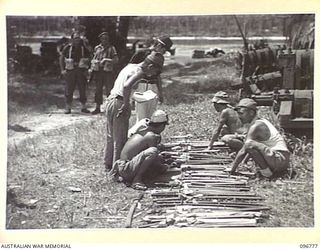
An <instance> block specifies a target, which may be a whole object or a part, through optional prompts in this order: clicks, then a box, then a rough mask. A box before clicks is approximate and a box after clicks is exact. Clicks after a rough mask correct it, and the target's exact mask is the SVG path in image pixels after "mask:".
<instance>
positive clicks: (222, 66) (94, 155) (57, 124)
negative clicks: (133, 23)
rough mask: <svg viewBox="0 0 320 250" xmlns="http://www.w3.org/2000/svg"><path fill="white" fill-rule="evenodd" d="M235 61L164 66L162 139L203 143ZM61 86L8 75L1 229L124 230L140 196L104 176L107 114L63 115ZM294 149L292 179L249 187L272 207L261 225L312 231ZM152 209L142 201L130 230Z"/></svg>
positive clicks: (302, 170)
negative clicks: (167, 119)
mask: <svg viewBox="0 0 320 250" xmlns="http://www.w3.org/2000/svg"><path fill="white" fill-rule="evenodd" d="M233 56H234V55H233V54H228V55H227V56H225V57H223V58H216V59H204V60H194V61H192V63H190V61H191V60H185V59H181V60H176V61H174V60H172V59H170V60H167V61H169V62H170V63H169V65H167V66H166V67H165V70H164V72H163V74H162V78H163V83H164V87H165V102H164V103H163V104H161V105H160V106H159V108H161V109H164V110H166V111H167V112H168V113H169V116H170V126H168V129H167V130H166V131H165V132H164V135H163V137H164V141H165V140H166V139H165V138H169V137H170V136H173V135H182V134H189V133H191V134H193V136H194V138H197V139H207V140H208V138H209V137H210V134H211V131H212V128H213V126H214V124H215V122H216V121H217V113H216V112H215V111H214V110H213V106H212V104H211V103H210V99H211V98H212V95H213V93H214V92H216V91H217V90H220V89H227V88H229V87H230V85H231V82H233V81H238V71H237V69H236V68H235V64H234V60H233ZM63 84H64V83H63V80H62V79H59V78H58V77H56V76H43V75H41V74H38V75H20V74H15V75H11V76H9V82H8V93H9V101H8V114H9V115H8V122H9V127H8V128H9V129H8V164H7V166H8V169H7V186H8V192H7V209H6V228H7V229H44V228H115V227H116V228H118V227H124V224H125V221H126V216H127V214H128V211H129V208H130V206H131V204H132V201H133V200H134V199H135V198H137V197H138V195H139V192H138V191H135V190H133V189H130V188H128V187H126V186H124V185H122V184H118V183H112V182H110V181H109V180H108V178H106V175H105V172H104V167H103V161H102V159H103V147H104V141H105V133H104V130H105V116H104V114H100V115H97V116H92V115H90V114H88V115H87V114H82V113H80V112H79V110H80V107H79V104H78V103H77V101H75V106H74V109H73V111H74V112H73V113H72V114H71V115H65V114H63V108H64V99H63ZM93 89H94V86H89V88H88V93H89V108H90V109H93V108H94V105H93ZM230 94H235V93H234V92H232V91H230ZM75 98H76V99H77V93H76V95H75ZM269 111H270V110H263V109H262V111H261V112H262V114H267V113H268V112H269ZM133 121H134V115H133V116H132V117H131V121H130V122H131V124H133ZM297 142H300V141H299V140H298V139H297ZM297 145H298V144H297ZM300 146H301V147H297V148H296V150H295V151H294V155H293V159H292V162H293V166H294V168H295V170H296V172H297V174H296V175H295V177H294V179H289V178H284V179H278V180H274V181H266V180H259V179H253V180H251V185H252V187H253V189H254V190H255V191H256V192H257V193H258V194H259V195H261V196H263V197H264V198H265V199H266V200H265V202H266V203H267V204H268V205H269V206H270V207H271V211H270V212H269V214H268V216H269V217H268V219H267V220H265V221H263V222H262V223H261V224H260V226H262V227H312V226H313V225H314V203H313V145H312V144H307V145H302V144H301V145H300ZM302 146H304V148H303V149H302ZM301 193H304V194H305V195H304V196H301ZM151 205H152V204H151V202H150V199H149V197H148V196H145V197H144V199H143V201H142V202H141V203H140V205H139V206H138V208H137V211H136V216H135V217H134V221H133V227H136V226H138V223H139V219H141V218H142V216H143V215H144V214H145V213H146V212H147V210H148V209H149V208H150V207H151Z"/></svg>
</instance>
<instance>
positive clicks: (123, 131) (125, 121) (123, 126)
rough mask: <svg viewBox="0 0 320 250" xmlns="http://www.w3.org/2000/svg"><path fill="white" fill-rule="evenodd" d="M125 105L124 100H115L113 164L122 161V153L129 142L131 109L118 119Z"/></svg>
mask: <svg viewBox="0 0 320 250" xmlns="http://www.w3.org/2000/svg"><path fill="white" fill-rule="evenodd" d="M122 104H123V101H122V100H118V99H115V105H114V115H113V163H114V162H115V161H116V160H118V159H120V154H121V151H122V149H123V147H124V144H125V143H126V142H127V140H128V129H129V118H130V114H131V110H130V108H129V109H128V110H127V111H125V112H122V113H121V115H120V116H119V117H117V113H118V110H119V109H120V108H121V106H122Z"/></svg>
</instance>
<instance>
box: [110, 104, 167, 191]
mask: <svg viewBox="0 0 320 250" xmlns="http://www.w3.org/2000/svg"><path fill="white" fill-rule="evenodd" d="M167 124H168V116H167V114H166V113H165V112H164V111H162V110H156V111H155V112H154V113H153V114H152V116H151V119H150V122H149V124H148V127H147V128H146V129H145V130H142V131H139V132H137V133H136V134H134V135H133V136H132V137H131V138H130V139H129V140H128V141H127V142H126V144H125V145H124V147H123V149H122V151H121V156H120V159H119V160H117V161H116V162H115V163H114V164H113V166H112V169H111V171H110V172H109V176H110V177H112V178H114V179H116V180H117V181H121V182H125V183H126V184H127V185H130V186H131V187H132V188H134V189H138V190H146V189H147V187H146V185H145V183H144V178H147V176H150V175H152V176H155V175H157V174H160V173H162V172H165V171H166V170H167V165H166V164H164V159H163V158H162V156H161V154H160V151H159V149H158V147H160V142H161V132H162V131H163V130H164V129H165V126H166V125H167Z"/></svg>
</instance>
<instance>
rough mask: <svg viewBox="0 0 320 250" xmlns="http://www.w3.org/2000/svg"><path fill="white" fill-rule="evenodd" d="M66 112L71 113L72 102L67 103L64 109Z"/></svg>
mask: <svg viewBox="0 0 320 250" xmlns="http://www.w3.org/2000/svg"><path fill="white" fill-rule="evenodd" d="M64 113H65V114H71V104H70V103H67V104H66V108H65V111H64Z"/></svg>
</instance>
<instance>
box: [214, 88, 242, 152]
mask: <svg viewBox="0 0 320 250" xmlns="http://www.w3.org/2000/svg"><path fill="white" fill-rule="evenodd" d="M228 99H229V96H228V94H227V93H226V92H223V91H219V92H217V93H216V94H215V95H214V97H213V99H212V102H213V105H214V108H215V109H216V111H217V112H219V113H220V116H219V123H218V126H217V127H216V128H215V130H214V131H213V134H212V137H211V141H210V143H209V146H208V149H212V146H213V143H214V142H215V141H217V140H218V138H219V136H220V135H221V136H223V137H222V138H221V140H222V141H223V142H225V143H226V144H227V145H228V146H230V148H233V147H234V148H236V149H238V150H239V149H240V148H241V147H242V145H240V148H239V146H238V145H239V144H236V145H235V146H234V145H233V144H234V143H230V145H229V140H228V139H226V138H229V137H228V136H233V137H232V138H234V134H235V133H239V134H240V133H241V129H242V123H241V121H240V119H239V116H238V114H237V112H236V111H235V110H234V109H233V107H232V106H231V105H230V102H229V100H228Z"/></svg>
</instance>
